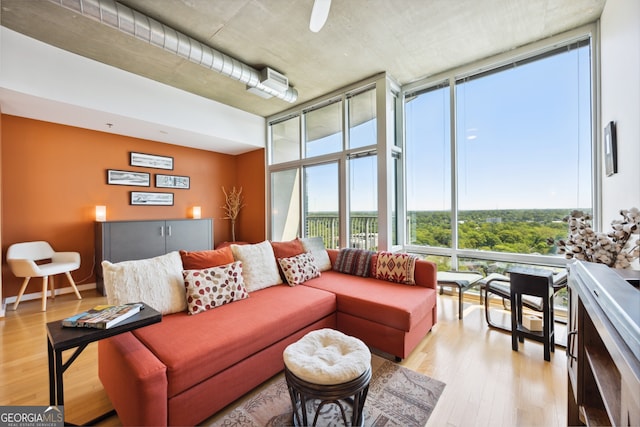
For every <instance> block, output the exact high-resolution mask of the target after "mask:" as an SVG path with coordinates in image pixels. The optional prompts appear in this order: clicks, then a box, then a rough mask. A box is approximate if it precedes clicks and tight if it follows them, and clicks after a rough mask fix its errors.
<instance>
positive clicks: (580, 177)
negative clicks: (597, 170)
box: [305, 46, 591, 212]
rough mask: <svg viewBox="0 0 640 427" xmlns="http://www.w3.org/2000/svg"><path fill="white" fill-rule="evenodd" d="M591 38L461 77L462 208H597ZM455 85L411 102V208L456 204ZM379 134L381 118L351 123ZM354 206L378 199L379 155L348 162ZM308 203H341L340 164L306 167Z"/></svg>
mask: <svg viewBox="0 0 640 427" xmlns="http://www.w3.org/2000/svg"><path fill="white" fill-rule="evenodd" d="M589 61H590V58H589V47H588V46H585V47H581V48H579V49H574V50H571V51H567V52H563V53H561V54H558V55H553V56H551V57H547V58H545V59H544V60H541V61H533V62H529V63H526V64H524V65H519V66H517V67H514V68H509V69H507V70H505V71H501V72H498V73H494V74H490V75H487V76H484V77H481V78H477V79H472V80H470V81H466V82H459V83H458V84H457V86H456V120H457V134H458V147H457V153H458V170H459V173H458V205H459V209H461V210H485V209H525V208H526V209H531V208H534V209H552V208H585V207H591V184H590V177H591V175H590V171H591V125H590V108H591V107H590V106H591V100H590V66H589ZM449 111H450V110H449V89H448V87H447V88H443V89H437V90H433V91H428V92H425V93H423V94H421V95H419V96H417V97H416V98H414V99H413V100H411V101H410V102H408V103H407V105H406V115H407V118H406V124H405V126H406V135H407V147H406V150H405V153H404V156H405V157H406V168H407V208H408V210H409V211H415V210H449V209H450V205H451V202H450V198H451V187H450V179H451V178H450V175H451V173H450V167H451V149H450V132H451V129H450V117H449ZM349 136H350V139H351V141H352V144H354V145H355V146H364V145H369V144H370V143H371V142H369V143H368V141H373V143H375V139H376V135H375V120H371V121H369V122H365V123H363V124H361V125H359V126H357V127H355V128H352V129H351V130H350V135H349ZM341 144H342V134H341V133H338V134H333V135H330V136H328V137H325V138H322V139H319V140H316V141H314V142H312V143H311V144H308V145H307V157H311V156H313V155H317V154H322V153H327V152H336V151H339V149H340V147H341ZM349 173H350V177H349V181H350V187H349V188H350V201H351V206H350V208H351V210H352V211H371V210H376V208H377V191H376V186H375V183H376V180H377V173H376V157H375V156H372V157H364V158H358V159H353V160H351V161H350V167H349ZM305 174H306V178H305V179H306V185H307V194H308V195H309V197H308V200H307V202H308V209H309V211H310V212H322V211H334V212H335V211H337V210H338V201H339V199H338V188H339V186H338V166H337V163H333V164H328V165H321V166H313V167H308V168H307V171H306V172H305Z"/></svg>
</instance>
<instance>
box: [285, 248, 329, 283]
mask: <svg viewBox="0 0 640 427" xmlns="http://www.w3.org/2000/svg"><path fill="white" fill-rule="evenodd" d="M278 263H279V264H280V268H282V272H283V273H284V277H285V278H286V279H287V283H288V284H289V286H295V285H299V284H301V283H304V282H306V281H307V280H309V279H313V278H314V277H318V276H320V270H318V267H317V266H316V261H315V259H314V258H313V255H312V254H310V253H302V254H300V255H296V256H293V257H289V258H279V259H278Z"/></svg>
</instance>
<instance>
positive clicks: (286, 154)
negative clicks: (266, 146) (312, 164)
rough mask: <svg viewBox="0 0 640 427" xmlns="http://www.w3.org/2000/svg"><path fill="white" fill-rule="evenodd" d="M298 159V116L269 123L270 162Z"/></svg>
mask: <svg viewBox="0 0 640 427" xmlns="http://www.w3.org/2000/svg"><path fill="white" fill-rule="evenodd" d="M298 159H300V116H296V117H292V118H290V119H289V120H285V121H283V122H280V123H276V124H274V125H271V163H272V164H275V163H284V162H289V161H292V160H298Z"/></svg>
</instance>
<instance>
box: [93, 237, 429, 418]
mask: <svg viewBox="0 0 640 427" xmlns="http://www.w3.org/2000/svg"><path fill="white" fill-rule="evenodd" d="M103 270H104V277H105V288H106V290H107V296H108V299H109V302H110V303H124V302H132V301H139V300H142V301H145V302H146V303H147V304H149V305H150V306H152V307H154V308H156V309H158V310H159V311H161V312H163V313H164V316H163V319H162V322H160V323H158V324H155V325H151V326H148V327H145V328H142V329H138V330H135V331H132V332H128V333H125V334H121V335H118V336H115V337H112V338H109V339H106V340H102V341H100V342H99V344H98V358H99V363H98V373H99V377H100V380H101V381H102V383H103V385H104V387H105V390H106V392H107V394H108V396H109V398H110V399H111V402H112V404H113V406H114V408H115V409H116V411H117V413H118V416H119V418H120V421H121V422H122V423H123V425H156V426H158V425H180V426H184V425H195V424H197V423H200V422H202V421H203V420H205V419H206V418H208V417H210V416H211V415H213V414H215V413H216V412H217V411H219V410H220V409H222V408H224V407H225V406H226V405H228V404H229V403H231V402H233V401H234V400H235V399H237V398H239V397H241V396H242V395H243V394H245V393H247V392H248V391H250V390H251V389H253V388H255V387H256V386H258V385H259V384H261V383H262V382H264V381H266V380H267V379H269V378H270V377H272V376H273V375H275V374H277V373H278V372H280V371H282V370H283V368H284V364H283V359H282V353H283V351H284V349H285V347H286V346H287V345H289V344H291V343H293V342H295V341H297V340H298V339H300V338H301V337H302V336H304V335H305V334H306V333H307V332H310V331H312V330H316V329H320V328H334V329H337V330H340V331H342V332H344V333H346V334H348V335H353V336H356V337H358V338H360V339H361V340H363V341H364V342H365V343H366V344H367V345H369V346H370V347H372V348H374V349H377V350H380V351H382V352H385V353H388V354H389V355H390V356H392V357H395V358H397V359H402V358H404V357H406V356H407V355H408V354H409V353H410V352H411V351H412V350H413V349H414V348H415V347H416V345H417V344H418V342H419V341H420V340H421V339H422V338H423V337H424V336H425V335H426V334H427V333H428V332H429V331H430V330H431V328H432V327H433V325H434V324H435V323H436V321H437V319H436V300H437V298H436V266H435V264H433V263H431V262H428V261H424V260H417V259H415V258H412V257H410V256H407V255H406V254H404V255H397V254H390V253H386V252H385V253H382V252H381V253H372V252H368V251H359V250H352V249H343V250H340V251H338V250H325V249H324V246H323V245H322V241H321V240H320V241H318V239H317V238H311V239H296V240H294V241H291V242H268V241H265V242H262V243H259V244H251V245H249V244H247V245H235V244H234V245H231V246H228V247H223V248H219V249H216V250H215V251H202V252H190V253H189V252H184V251H181V252H180V254H178V253H177V252H173V253H170V254H167V255H164V256H162V257H157V258H153V259H148V260H139V261H125V262H123V263H118V264H111V263H109V262H108V261H106V262H103ZM398 282H401V283H398Z"/></svg>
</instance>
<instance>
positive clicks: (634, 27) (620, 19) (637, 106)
mask: <svg viewBox="0 0 640 427" xmlns="http://www.w3.org/2000/svg"><path fill="white" fill-rule="evenodd" d="M600 29H601V45H600V47H601V55H602V56H601V73H602V74H601V84H602V87H601V93H602V122H601V124H602V128H604V127H605V126H606V124H607V123H609V122H610V121H614V122H615V123H616V130H617V137H618V138H617V140H618V173H617V174H615V175H613V176H610V177H607V176H606V174H605V172H604V169H603V171H602V174H603V175H602V180H603V181H602V187H603V197H602V204H603V227H604V229H605V230H609V228H610V224H611V220H613V219H618V218H620V216H619V215H618V212H619V210H620V209H626V208H631V207H634V206H635V207H637V208H640V1H638V0H608V1H607V3H606V5H605V8H604V11H603V13H602V17H601V27H600ZM600 132H601V137H602V133H603V129H600Z"/></svg>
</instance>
